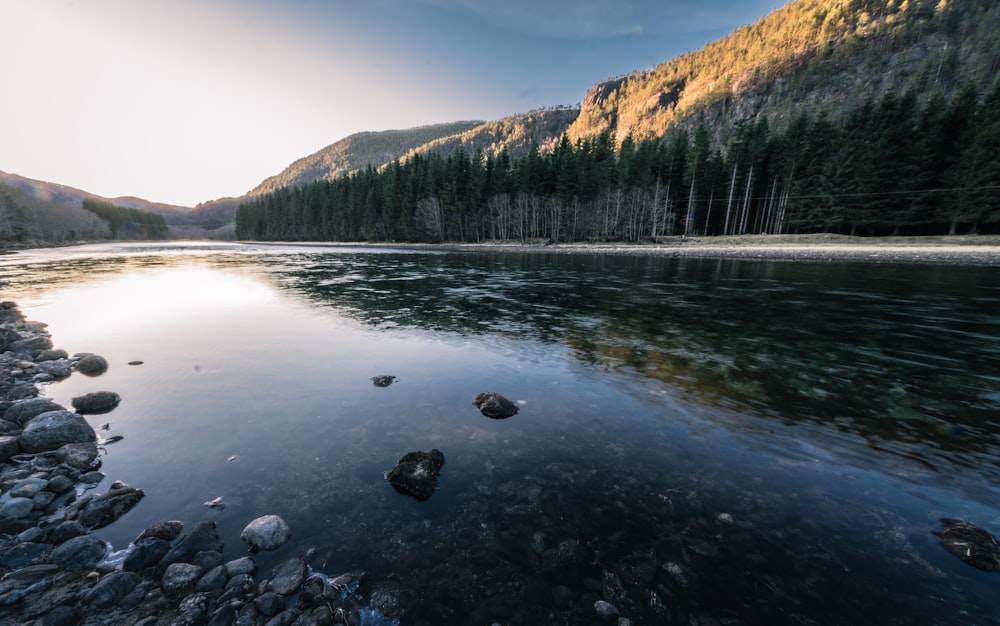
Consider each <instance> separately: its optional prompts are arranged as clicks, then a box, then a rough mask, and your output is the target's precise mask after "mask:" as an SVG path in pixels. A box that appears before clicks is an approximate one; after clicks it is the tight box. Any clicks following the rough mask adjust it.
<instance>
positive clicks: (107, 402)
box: [71, 391, 122, 415]
mask: <svg viewBox="0 0 1000 626" xmlns="http://www.w3.org/2000/svg"><path fill="white" fill-rule="evenodd" d="M121 401H122V397H121V396H119V395H118V394H117V393H115V392H113V391H92V392H90V393H87V394H84V395H82V396H77V397H75V398H73V399H72V400H71V403H72V404H73V408H74V409H76V412H77V413H79V414H81V415H94V414H100V413H108V412H109V411H111V410H112V409H114V408H115V407H116V406H118V404H119V403H120V402H121Z"/></svg>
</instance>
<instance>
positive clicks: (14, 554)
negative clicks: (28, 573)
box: [0, 541, 52, 570]
mask: <svg viewBox="0 0 1000 626" xmlns="http://www.w3.org/2000/svg"><path fill="white" fill-rule="evenodd" d="M51 548H52V546H50V545H48V544H45V543H35V542H33V541H22V542H21V543H18V544H16V545H15V546H14V547H13V548H11V549H10V550H8V551H7V552H6V553H4V555H3V556H2V557H0V568H2V569H5V570H12V569H17V568H20V567H24V566H25V565H27V564H28V563H31V562H32V561H34V560H36V559H38V558H40V557H41V556H42V555H43V554H45V553H46V552H48V551H49V550H50V549H51Z"/></svg>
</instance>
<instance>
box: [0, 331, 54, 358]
mask: <svg viewBox="0 0 1000 626" xmlns="http://www.w3.org/2000/svg"><path fill="white" fill-rule="evenodd" d="M7 349H8V350H10V351H11V352H13V353H15V354H32V355H37V354H38V353H40V352H42V351H43V350H51V349H52V339H50V338H49V337H47V336H45V335H36V336H34V337H28V336H22V338H21V339H18V340H17V341H15V342H13V343H11V344H10V345H9V346H8V348H7Z"/></svg>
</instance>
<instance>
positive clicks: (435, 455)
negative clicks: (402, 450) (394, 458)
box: [385, 449, 444, 502]
mask: <svg viewBox="0 0 1000 626" xmlns="http://www.w3.org/2000/svg"><path fill="white" fill-rule="evenodd" d="M443 466H444V454H443V453H442V452H441V451H440V450H436V449H432V450H430V451H429V452H423V451H417V452H409V453H407V454H405V455H403V457H402V458H401V459H399V462H398V463H396V466H395V467H394V468H392V469H391V470H390V471H389V472H388V473H387V474H386V475H385V478H386V480H388V481H389V484H390V485H392V487H393V489H395V490H396V491H397V492H399V493H401V494H404V495H407V496H412V497H413V498H414V499H416V500H419V501H421V502H423V501H424V500H427V499H428V498H430V497H431V496H432V495H434V490H435V489H437V483H438V475H439V474H440V472H441V468H442V467H443Z"/></svg>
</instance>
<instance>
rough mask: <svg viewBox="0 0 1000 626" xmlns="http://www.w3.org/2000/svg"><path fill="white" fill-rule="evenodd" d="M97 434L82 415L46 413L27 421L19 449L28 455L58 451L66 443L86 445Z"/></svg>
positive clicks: (68, 412) (65, 412)
mask: <svg viewBox="0 0 1000 626" xmlns="http://www.w3.org/2000/svg"><path fill="white" fill-rule="evenodd" d="M96 440H97V434H96V433H95V432H94V429H93V428H91V426H90V424H88V423H87V420H86V419H84V418H83V416H82V415H79V414H77V413H71V412H70V411H46V412H45V413H40V414H38V415H36V416H35V417H33V418H31V419H30V420H28V423H27V424H25V425H24V432H22V433H21V449H22V450H24V451H25V452H28V453H32V454H35V453H38V452H48V451H50V450H58V449H59V448H61V447H62V446H64V445H66V444H67V443H87V442H93V441H96Z"/></svg>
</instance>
